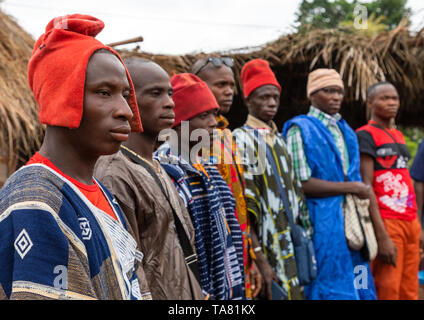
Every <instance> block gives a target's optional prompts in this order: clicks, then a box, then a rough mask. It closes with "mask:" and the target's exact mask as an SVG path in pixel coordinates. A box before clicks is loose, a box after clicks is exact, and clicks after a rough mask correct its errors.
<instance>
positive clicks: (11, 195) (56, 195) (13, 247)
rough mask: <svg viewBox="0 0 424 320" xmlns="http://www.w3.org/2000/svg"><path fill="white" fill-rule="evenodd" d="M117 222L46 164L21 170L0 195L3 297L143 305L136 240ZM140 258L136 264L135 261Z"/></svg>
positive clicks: (0, 289)
mask: <svg viewBox="0 0 424 320" xmlns="http://www.w3.org/2000/svg"><path fill="white" fill-rule="evenodd" d="M99 185H100V187H101V188H102V190H103V192H104V194H105V195H106V197H107V198H108V200H109V203H110V204H111V206H112V208H113V209H114V212H115V214H116V216H117V218H118V221H116V220H114V219H113V218H111V217H109V216H108V215H107V214H106V213H104V212H103V211H100V210H99V209H97V208H96V207H94V205H92V204H91V202H89V201H88V199H87V198H86V197H85V196H84V195H83V194H82V193H81V192H80V191H79V190H78V188H77V187H76V186H75V185H73V184H72V183H71V182H70V181H68V180H67V179H66V178H64V177H62V176H60V175H59V174H57V173H56V172H54V171H53V170H52V169H50V168H48V167H47V166H45V165H42V164H32V165H29V166H26V167H23V168H21V169H20V170H18V171H17V172H15V173H14V174H13V175H12V176H11V177H10V178H9V179H8V181H7V182H6V184H5V185H4V187H3V188H2V190H1V191H0V257H1V259H0V299H78V300H80V299H113V300H122V299H143V298H149V293H145V295H142V294H141V292H140V286H139V282H138V279H137V274H136V272H138V271H136V267H138V264H137V262H136V260H140V258H141V254H140V253H139V252H137V251H136V250H135V246H136V243H135V240H134V239H133V238H132V237H131V236H130V235H129V233H128V232H127V231H126V229H127V226H126V222H125V220H124V216H123V214H122V212H121V210H120V208H119V206H118V205H117V203H116V201H114V199H113V197H112V195H111V194H110V193H109V192H108V191H107V190H106V189H105V188H104V187H103V186H102V185H101V184H100V183H99ZM136 257H137V258H136Z"/></svg>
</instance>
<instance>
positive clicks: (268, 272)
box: [252, 228, 280, 300]
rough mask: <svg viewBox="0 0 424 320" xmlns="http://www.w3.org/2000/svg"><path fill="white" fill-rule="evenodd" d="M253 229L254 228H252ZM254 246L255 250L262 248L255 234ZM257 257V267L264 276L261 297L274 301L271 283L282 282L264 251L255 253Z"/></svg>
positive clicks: (253, 233) (253, 234)
mask: <svg viewBox="0 0 424 320" xmlns="http://www.w3.org/2000/svg"><path fill="white" fill-rule="evenodd" d="M252 229H253V228H252ZM252 244H253V248H257V247H259V246H260V244H259V240H258V237H257V235H256V233H255V232H252ZM255 255H256V265H257V266H258V269H259V271H260V273H261V275H262V288H261V290H260V297H262V298H263V299H266V300H272V291H271V283H272V280H274V281H276V282H278V283H279V282H280V281H279V280H278V278H277V275H276V274H275V272H274V270H273V269H272V267H271V266H270V265H269V263H268V261H267V260H266V257H265V255H264V254H263V252H262V250H261V251H259V252H255Z"/></svg>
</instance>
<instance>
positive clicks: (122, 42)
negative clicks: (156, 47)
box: [107, 36, 144, 47]
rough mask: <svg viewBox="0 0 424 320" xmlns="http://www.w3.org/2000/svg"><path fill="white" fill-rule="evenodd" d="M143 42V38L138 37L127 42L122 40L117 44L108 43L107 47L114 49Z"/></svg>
mask: <svg viewBox="0 0 424 320" xmlns="http://www.w3.org/2000/svg"><path fill="white" fill-rule="evenodd" d="M143 40H144V39H143V37H141V36H140V37H135V38H131V39H128V40H122V41H118V42H113V43H109V44H108V45H107V46H109V47H116V46H121V45H124V44H129V43H135V42H142V41H143Z"/></svg>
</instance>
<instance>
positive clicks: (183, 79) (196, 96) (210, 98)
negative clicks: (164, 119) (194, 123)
mask: <svg viewBox="0 0 424 320" xmlns="http://www.w3.org/2000/svg"><path fill="white" fill-rule="evenodd" d="M171 85H172V88H173V89H174V93H173V94H172V100H174V103H175V108H174V112H175V121H174V124H173V126H172V127H176V126H177V125H179V124H180V123H181V121H185V120H189V119H191V118H193V117H195V116H197V115H198V114H201V113H202V112H205V111H209V110H212V109H219V105H218V102H216V99H215V96H214V95H213V93H212V91H211V90H210V89H209V87H208V85H207V84H206V82H204V81H202V80H200V79H199V78H198V77H197V76H195V75H194V74H191V73H180V74H176V75H174V76H172V78H171Z"/></svg>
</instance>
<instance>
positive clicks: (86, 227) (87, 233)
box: [78, 218, 92, 240]
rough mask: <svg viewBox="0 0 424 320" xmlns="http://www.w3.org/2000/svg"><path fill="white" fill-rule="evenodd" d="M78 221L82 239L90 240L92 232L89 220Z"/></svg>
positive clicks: (79, 219) (80, 219)
mask: <svg viewBox="0 0 424 320" xmlns="http://www.w3.org/2000/svg"><path fill="white" fill-rule="evenodd" d="M78 221H79V225H80V228H81V231H82V239H83V240H90V239H91V235H92V232H91V228H90V223H89V222H88V220H87V218H78Z"/></svg>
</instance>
